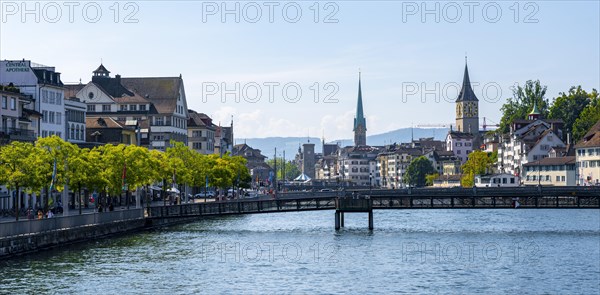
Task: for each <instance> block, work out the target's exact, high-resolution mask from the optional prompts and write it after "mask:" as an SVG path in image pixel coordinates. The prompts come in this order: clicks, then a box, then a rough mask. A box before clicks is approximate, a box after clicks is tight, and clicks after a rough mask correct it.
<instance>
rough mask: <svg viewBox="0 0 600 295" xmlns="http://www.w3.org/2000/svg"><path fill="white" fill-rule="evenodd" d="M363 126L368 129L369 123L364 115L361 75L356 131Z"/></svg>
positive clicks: (355, 120)
mask: <svg viewBox="0 0 600 295" xmlns="http://www.w3.org/2000/svg"><path fill="white" fill-rule="evenodd" d="M360 125H362V126H363V127H364V128H365V130H366V129H367V121H366V120H365V116H364V113H363V103H362V90H361V87H360V73H359V74H358V102H357V104H356V117H355V118H354V131H356V128H357V127H358V126H360Z"/></svg>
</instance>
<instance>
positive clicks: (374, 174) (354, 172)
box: [337, 145, 380, 187]
mask: <svg viewBox="0 0 600 295" xmlns="http://www.w3.org/2000/svg"><path fill="white" fill-rule="evenodd" d="M377 154H378V149H377V148H374V147H371V146H366V145H362V146H356V147H345V148H342V149H339V150H338V161H337V163H338V165H339V166H340V167H338V169H337V171H339V175H338V178H339V179H340V181H343V182H350V183H353V184H354V185H362V186H369V185H370V186H373V187H376V186H379V184H380V177H379V171H378V170H377V160H376V157H377Z"/></svg>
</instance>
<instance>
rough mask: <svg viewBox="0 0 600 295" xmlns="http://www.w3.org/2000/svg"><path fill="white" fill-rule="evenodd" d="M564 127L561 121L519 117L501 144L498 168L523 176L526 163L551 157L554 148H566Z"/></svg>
mask: <svg viewBox="0 0 600 295" xmlns="http://www.w3.org/2000/svg"><path fill="white" fill-rule="evenodd" d="M561 128H562V121H551V120H541V119H536V120H516V121H515V122H513V124H512V125H511V131H510V134H508V135H504V136H503V137H502V140H501V142H500V144H499V146H498V170H499V171H501V172H504V173H509V174H513V175H516V176H522V174H523V165H524V164H526V163H531V162H535V161H538V160H541V159H543V158H546V157H548V155H549V153H550V151H551V150H552V149H553V148H564V147H565V144H564V142H563V141H562V139H561V137H562V129H561ZM521 181H523V177H521Z"/></svg>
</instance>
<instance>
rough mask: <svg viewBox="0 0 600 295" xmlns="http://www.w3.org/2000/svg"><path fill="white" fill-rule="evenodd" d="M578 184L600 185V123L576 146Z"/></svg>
mask: <svg viewBox="0 0 600 295" xmlns="http://www.w3.org/2000/svg"><path fill="white" fill-rule="evenodd" d="M575 157H576V161H577V184H578V185H600V121H598V122H597V123H596V124H595V125H594V126H592V128H591V129H590V130H589V131H588V133H587V134H586V135H585V136H584V137H583V138H582V139H581V140H580V141H579V142H578V143H577V145H575Z"/></svg>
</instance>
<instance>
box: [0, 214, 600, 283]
mask: <svg viewBox="0 0 600 295" xmlns="http://www.w3.org/2000/svg"><path fill="white" fill-rule="evenodd" d="M345 219H346V224H345V225H346V227H344V228H343V229H342V230H340V231H337V232H336V231H335V230H334V212H333V211H313V212H294V213H273V214H256V215H246V216H230V217H219V218H212V219H205V220H200V221H197V222H194V223H188V224H182V225H176V226H171V227H166V228H161V229H157V230H152V231H145V232H140V233H135V234H131V235H127V236H120V237H115V238H110V239H104V240H99V241H93V242H88V243H83V244H78V245H72V246H67V247H62V248H61V249H56V250H51V251H45V252H40V253H37V254H33V255H29V256H26V257H21V258H15V259H8V260H4V261H0V293H1V294H33V293H36V294H47V293H60V294H72V293H78V294H194V293H203V294H241V293H243V294H273V293H277V294H280V293H284V294H299V293H300V294H316V293H328V294H331V293H351V294H373V293H380V294H390V293H410V294H421V293H453V294H459V293H460V294H474V293H478V294H506V293H510V294H543V293H549V294H599V293H600V210H595V209H591V210H552V209H540V210H518V209H516V210H389V211H384V210H379V211H377V210H376V211H374V220H375V229H374V230H373V231H369V230H368V229H367V226H368V222H367V214H364V213H355V214H349V213H346V218H345Z"/></svg>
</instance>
